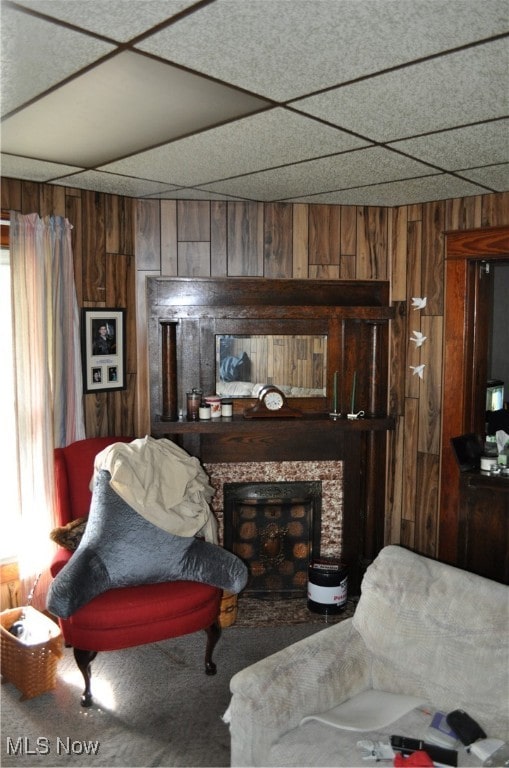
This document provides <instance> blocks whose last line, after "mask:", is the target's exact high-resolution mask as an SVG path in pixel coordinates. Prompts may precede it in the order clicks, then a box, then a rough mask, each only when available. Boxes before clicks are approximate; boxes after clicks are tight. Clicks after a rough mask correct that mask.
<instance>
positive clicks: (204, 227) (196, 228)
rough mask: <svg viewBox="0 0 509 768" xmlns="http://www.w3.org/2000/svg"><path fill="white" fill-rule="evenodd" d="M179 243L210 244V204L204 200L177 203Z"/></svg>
mask: <svg viewBox="0 0 509 768" xmlns="http://www.w3.org/2000/svg"><path fill="white" fill-rule="evenodd" d="M177 239H178V241H179V242H182V243H186V242H200V241H203V242H207V243H208V242H210V203H209V202H208V201H204V200H179V201H178V203H177Z"/></svg>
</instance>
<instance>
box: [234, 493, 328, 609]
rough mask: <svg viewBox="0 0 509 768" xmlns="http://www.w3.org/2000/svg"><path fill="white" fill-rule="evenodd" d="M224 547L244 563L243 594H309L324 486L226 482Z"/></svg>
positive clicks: (317, 551)
mask: <svg viewBox="0 0 509 768" xmlns="http://www.w3.org/2000/svg"><path fill="white" fill-rule="evenodd" d="M223 514H224V534H223V539H224V546H225V548H226V549H228V550H230V551H231V552H233V553H234V554H236V555H237V556H238V557H240V558H241V559H242V560H243V561H244V562H245V563H246V565H247V567H248V571H249V578H248V582H247V585H246V588H245V589H244V591H243V594H245V595H247V596H250V597H258V598H262V599H280V598H290V597H302V596H305V595H306V594H307V582H308V568H309V563H310V560H311V559H313V558H316V557H319V556H320V536H321V516H322V483H321V482H320V481H309V482H284V481H283V482H276V483H267V482H263V483H225V484H224V486H223Z"/></svg>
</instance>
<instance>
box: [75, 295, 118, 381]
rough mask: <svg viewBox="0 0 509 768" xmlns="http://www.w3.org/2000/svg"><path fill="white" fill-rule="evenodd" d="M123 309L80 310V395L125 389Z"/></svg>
mask: <svg viewBox="0 0 509 768" xmlns="http://www.w3.org/2000/svg"><path fill="white" fill-rule="evenodd" d="M125 313H126V311H125V309H124V308H108V307H100V308H94V309H91V308H88V307H85V308H83V309H82V310H81V357H82V369H83V393H84V394H85V395H86V394H91V393H93V392H115V391H117V390H121V389H125V388H126V386H127V382H126V363H125V361H126V333H125V328H126V324H125Z"/></svg>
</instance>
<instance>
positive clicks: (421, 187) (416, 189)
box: [292, 173, 486, 208]
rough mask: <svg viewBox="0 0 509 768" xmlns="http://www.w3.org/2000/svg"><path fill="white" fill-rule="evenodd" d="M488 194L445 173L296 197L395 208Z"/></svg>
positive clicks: (338, 203) (332, 202)
mask: <svg viewBox="0 0 509 768" xmlns="http://www.w3.org/2000/svg"><path fill="white" fill-rule="evenodd" d="M482 194H486V190H485V189H483V188H482V187H478V186H476V185H474V184H470V183H469V182H468V181H462V179H457V178H455V177H454V176H449V175H448V174H445V173H441V174H438V175H434V176H426V177H423V178H420V179H408V180H405V181H393V182H390V183H388V184H377V185H376V186H365V187H360V188H357V189H345V190H343V191H338V192H332V193H330V194H327V195H306V196H303V197H300V198H294V199H293V200H292V202H296V203H328V204H329V205H374V206H382V207H391V208H392V207H395V206H399V205H412V204H413V203H425V202H430V201H432V200H447V199H449V198H452V197H470V196H472V195H482Z"/></svg>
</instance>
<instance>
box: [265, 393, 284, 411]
mask: <svg viewBox="0 0 509 768" xmlns="http://www.w3.org/2000/svg"><path fill="white" fill-rule="evenodd" d="M263 402H264V403H265V406H266V408H268V409H269V411H279V409H280V408H282V407H283V403H284V399H283V396H282V394H281V393H280V392H277V390H274V389H272V390H269V392H267V393H266V394H265V395H264V397H263Z"/></svg>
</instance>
